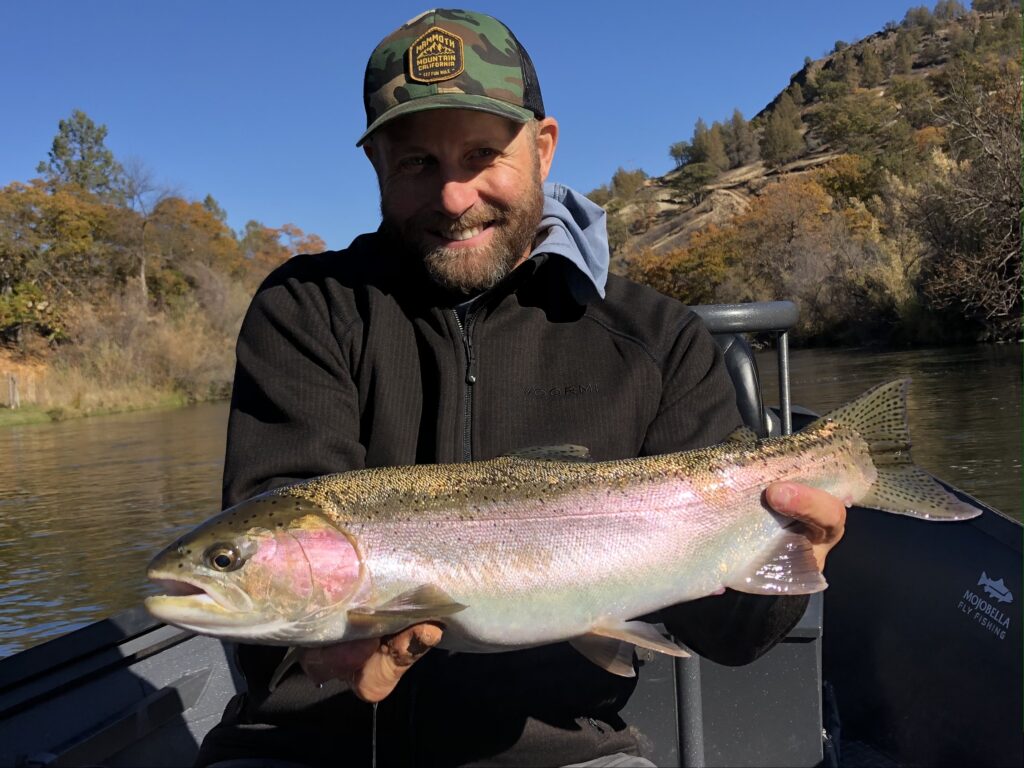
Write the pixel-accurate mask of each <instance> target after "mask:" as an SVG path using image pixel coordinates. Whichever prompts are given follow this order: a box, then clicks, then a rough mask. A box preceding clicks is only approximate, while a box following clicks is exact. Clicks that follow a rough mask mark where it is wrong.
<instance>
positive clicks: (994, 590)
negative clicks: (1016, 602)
mask: <svg viewBox="0 0 1024 768" xmlns="http://www.w3.org/2000/svg"><path fill="white" fill-rule="evenodd" d="M978 586H979V587H984V591H985V594H986V595H988V596H989V597H991V598H992V599H993V600H998V601H999V602H1000V603H1012V602H1013V593H1012V592H1011V591H1010V590H1008V589H1007V588H1006V585H1005V584H1003V580H1002V579H999V580H998V581H993V580H992V579H990V578H989V577H988V574H986V573H985V572H984V571H982V572H981V578H980V579H978Z"/></svg>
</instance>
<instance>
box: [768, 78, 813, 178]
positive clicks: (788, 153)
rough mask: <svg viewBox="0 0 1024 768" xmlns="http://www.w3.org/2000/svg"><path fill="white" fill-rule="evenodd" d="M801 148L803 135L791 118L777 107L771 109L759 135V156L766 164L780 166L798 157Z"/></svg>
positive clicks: (802, 146)
mask: <svg viewBox="0 0 1024 768" xmlns="http://www.w3.org/2000/svg"><path fill="white" fill-rule="evenodd" d="M783 96H784V97H785V98H788V97H786V96H785V94H783ZM803 150H804V140H803V137H801V136H800V131H798V130H797V129H796V127H795V126H794V125H793V120H792V118H791V117H789V116H787V115H786V114H785V113H784V112H780V110H778V109H776V110H774V111H772V113H771V116H770V117H769V118H768V124H767V125H766V126H765V128H764V134H763V135H762V136H761V158H762V159H763V160H764V161H765V162H766V163H767V164H768V165H771V166H780V165H785V164H786V163H788V162H789V161H790V160H793V159H795V158H796V157H798V156H799V155H800V153H801V152H803Z"/></svg>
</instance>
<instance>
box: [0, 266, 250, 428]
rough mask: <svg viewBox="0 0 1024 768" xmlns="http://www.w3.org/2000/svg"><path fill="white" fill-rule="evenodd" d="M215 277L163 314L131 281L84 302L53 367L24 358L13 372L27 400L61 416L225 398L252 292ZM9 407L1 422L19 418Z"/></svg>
mask: <svg viewBox="0 0 1024 768" xmlns="http://www.w3.org/2000/svg"><path fill="white" fill-rule="evenodd" d="M210 283H211V284H210V285H209V286H208V290H206V291H203V292H199V293H198V294H197V295H198V296H199V297H200V298H199V299H195V298H189V299H182V300H181V301H180V302H179V303H178V304H177V305H175V306H172V307H167V308H165V309H164V310H163V311H160V312H157V311H155V310H153V309H152V308H150V307H147V306H144V305H143V304H142V302H141V301H139V300H138V299H137V298H136V297H137V296H138V292H137V291H132V290H130V287H129V290H128V291H126V292H125V294H123V295H122V296H121V297H118V298H116V299H115V300H113V301H112V302H110V303H109V304H108V305H106V306H104V307H92V306H88V305H83V306H81V307H80V308H79V309H78V311H77V314H76V315H75V317H74V318H73V321H72V323H70V325H71V326H72V327H73V328H74V329H75V331H74V335H73V338H72V340H71V342H70V343H66V344H63V345H62V346H60V347H59V348H58V349H57V350H56V351H55V352H54V353H53V355H52V356H51V359H50V361H49V365H47V366H45V367H42V366H40V365H38V364H36V365H34V366H31V367H29V366H27V365H25V364H24V363H22V364H21V367H20V368H19V369H18V371H17V372H16V373H15V375H16V376H18V378H19V394H20V399H21V404H22V406H23V407H25V409H26V410H28V411H35V412H36V413H38V412H39V411H43V412H46V413H48V414H49V415H50V417H51V418H54V419H61V418H68V417H72V416H84V415H90V414H97V413H110V412H115V411H128V410H136V409H141V408H151V407H158V406H168V405H180V404H184V403H187V402H199V401H203V400H212V399H218V398H223V397H226V396H227V394H228V393H229V392H230V387H231V377H232V373H233V362H234V360H233V348H234V340H235V337H236V335H237V332H238V325H239V323H240V322H241V317H242V313H243V312H244V310H245V303H246V301H247V300H248V296H247V295H242V292H241V291H240V290H239V289H235V288H234V287H232V286H230V285H227V286H225V285H216V284H213V283H214V281H213V280H212V279H211V280H210ZM202 299H206V306H202V305H201V304H200V301H201V300H202ZM0 362H3V361H0ZM10 367H11V369H12V371H14V367H13V363H12V365H11V366H10ZM0 368H4V366H2V365H0ZM0 372H2V371H0ZM3 385H4V386H3V389H4V394H3V397H4V398H5V399H4V400H3V401H0V404H3V405H8V403H7V402H6V397H7V392H6V389H7V384H6V378H5V380H4V382H3ZM5 411H6V413H5V418H3V419H0V424H9V423H12V420H13V419H14V414H13V412H11V411H9V410H7V409H5ZM26 418H27V417H26ZM19 420H20V421H23V420H24V419H19ZM33 420H34V419H33Z"/></svg>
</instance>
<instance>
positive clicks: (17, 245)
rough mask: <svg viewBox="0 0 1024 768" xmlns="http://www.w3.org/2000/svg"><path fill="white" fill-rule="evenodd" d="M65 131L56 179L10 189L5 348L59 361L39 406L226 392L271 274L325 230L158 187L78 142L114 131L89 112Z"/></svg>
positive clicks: (4, 253) (320, 246)
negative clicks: (274, 223)
mask: <svg viewBox="0 0 1024 768" xmlns="http://www.w3.org/2000/svg"><path fill="white" fill-rule="evenodd" d="M100 128H102V126H101V127H100ZM61 129H62V132H61V133H60V134H58V138H57V139H55V141H54V149H53V150H52V151H51V153H50V160H49V163H41V164H40V171H41V172H44V173H45V174H46V176H45V178H41V179H33V180H31V181H28V182H13V183H11V184H8V185H7V186H6V187H3V188H0V353H2V354H3V355H5V356H6V357H7V358H8V359H9V358H11V357H12V356H15V357H18V356H20V357H22V358H25V357H27V358H31V359H36V360H38V361H41V362H44V363H46V365H47V370H48V371H49V374H48V377H47V379H48V384H47V386H42V387H40V388H39V395H38V398H37V400H38V402H37V403H36V404H37V405H41V406H43V407H47V408H50V409H52V410H53V411H54V413H73V412H90V411H92V410H96V409H117V408H119V407H124V406H126V405H133V406H135V405H145V404H148V403H151V402H155V401H159V400H163V399H166V398H167V397H168V396H171V397H179V398H183V399H187V400H192V401H194V400H202V399H206V398H210V397H218V396H223V395H224V394H225V393H226V392H227V390H228V388H229V386H230V381H231V376H232V367H233V347H234V341H235V338H236V336H237V333H238V327H239V325H240V323H241V319H242V315H243V314H244V312H245V308H246V306H247V305H248V301H249V298H250V297H251V295H252V293H253V292H254V291H255V289H256V287H257V285H258V284H259V282H260V281H261V280H262V279H263V278H264V277H265V276H266V274H267V273H268V272H269V271H270V270H271V269H273V268H274V267H276V266H277V265H278V264H280V263H282V262H283V261H285V260H286V259H288V258H289V257H291V256H292V255H294V254H296V253H298V252H300V251H321V250H324V243H323V241H322V240H321V239H320V238H319V237H317V236H316V235H312V234H306V233H304V232H303V231H302V230H301V229H299V228H298V227H297V226H295V225H294V224H285V225H283V226H281V227H276V228H275V227H268V226H266V225H264V224H262V223H260V222H256V221H250V222H249V223H248V224H247V225H246V227H245V229H244V231H243V232H242V233H236V232H234V231H233V230H232V229H231V228H230V227H229V226H228V225H227V224H226V221H225V219H226V216H225V214H224V212H223V210H221V209H220V207H219V206H218V205H217V203H216V201H215V200H213V198H212V197H209V196H208V197H207V198H206V200H204V201H202V202H199V201H194V200H187V199H184V198H182V197H180V196H176V195H171V194H160V193H156V194H150V195H149V197H148V198H144V197H143V194H144V193H145V192H146V191H147V189H148V188H146V187H144V186H138V185H136V186H135V187H133V186H132V185H131V184H130V183H128V182H129V181H130V180H126V178H125V176H124V175H123V174H124V170H123V168H122V167H121V166H120V165H119V164H117V163H116V162H114V161H113V159H112V156H111V155H110V154H109V153H108V152H106V151H105V150H104V149H103V148H102V147H101V146H100V147H96V146H92V147H82V146H80V145H79V144H78V143H77V142H81V141H83V140H88V141H94V142H95V141H102V138H103V136H104V135H105V129H103V130H100V129H99V128H96V126H94V125H93V124H92V123H91V121H90V120H89V118H88V117H87V116H85V115H84V114H83V113H80V112H76V113H75V114H74V115H73V116H72V118H70V119H69V120H68V121H61ZM82 137H85V138H84V139H83V138H82ZM83 158H84V159H83ZM90 158H92V159H93V160H92V162H94V163H98V165H96V166H95V167H93V168H92V171H90V170H89V169H88V168H86V167H85V165H87V164H88V162H89V159H90ZM96 158H99V159H98V160H97V159H96ZM132 190H134V192H133V191H132ZM133 200H134V203H135V204H132V203H133ZM140 201H143V202H140ZM22 402H23V403H25V399H24V398H23V400H22ZM26 404H32V403H26Z"/></svg>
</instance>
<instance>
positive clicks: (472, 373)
mask: <svg viewBox="0 0 1024 768" xmlns="http://www.w3.org/2000/svg"><path fill="white" fill-rule="evenodd" d="M466 356H467V360H466V383H467V384H475V383H476V358H475V357H474V356H473V346H472V344H469V343H468V342H467V344H466Z"/></svg>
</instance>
